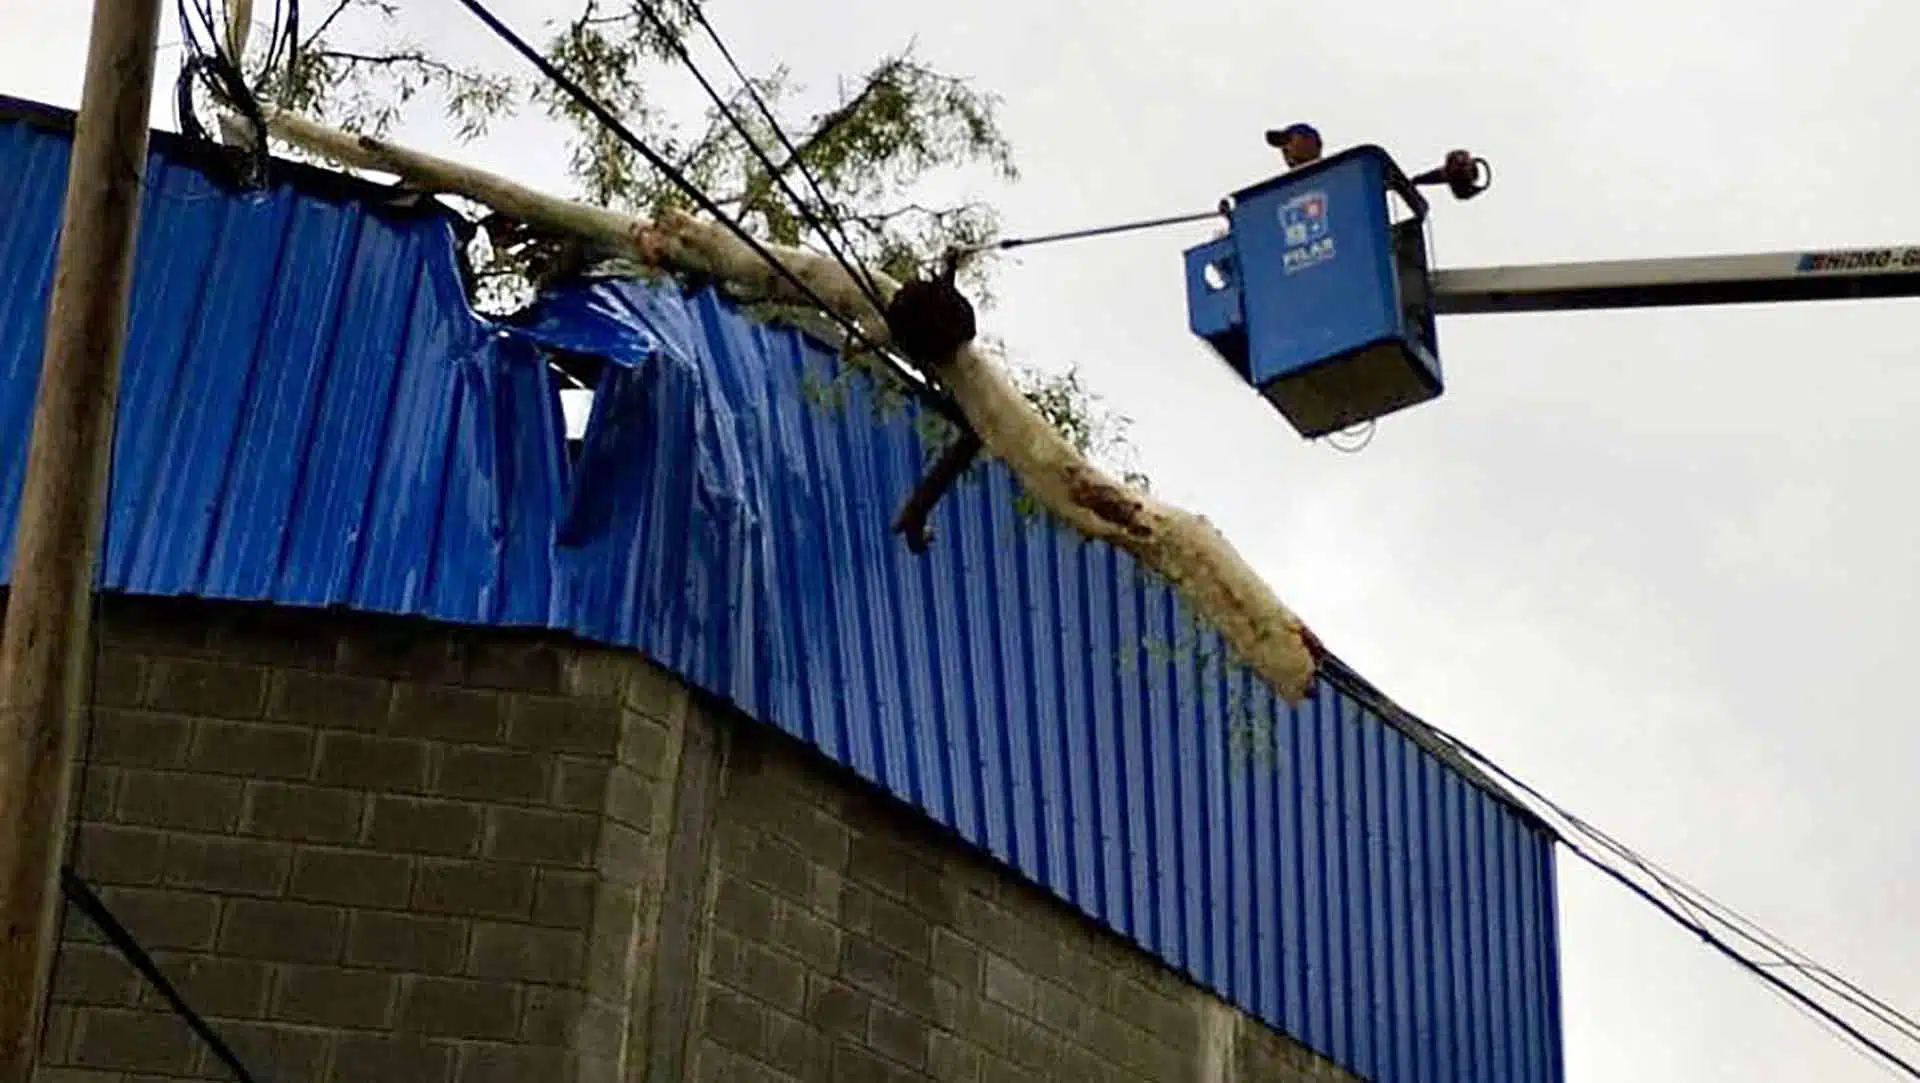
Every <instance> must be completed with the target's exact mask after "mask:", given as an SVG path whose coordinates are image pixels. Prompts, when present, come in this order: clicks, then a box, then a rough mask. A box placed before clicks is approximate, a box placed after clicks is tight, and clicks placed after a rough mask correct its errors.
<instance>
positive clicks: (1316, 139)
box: [1267, 124, 1320, 169]
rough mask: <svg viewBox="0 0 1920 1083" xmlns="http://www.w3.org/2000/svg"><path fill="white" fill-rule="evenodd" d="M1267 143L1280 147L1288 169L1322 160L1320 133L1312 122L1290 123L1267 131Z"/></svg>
mask: <svg viewBox="0 0 1920 1083" xmlns="http://www.w3.org/2000/svg"><path fill="white" fill-rule="evenodd" d="M1267 145H1268V146H1270V147H1279V148H1280V156H1281V157H1282V158H1285V159H1286V160H1287V168H1288V169H1298V168H1300V167H1301V166H1303V165H1306V164H1308V163H1309V162H1317V161H1319V160H1320V133H1319V132H1317V131H1315V130H1314V128H1313V125H1311V124H1289V125H1287V126H1286V127H1284V128H1274V129H1271V130H1270V131H1268V132H1267Z"/></svg>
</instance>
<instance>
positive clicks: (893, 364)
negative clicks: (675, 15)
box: [460, 0, 969, 429]
mask: <svg viewBox="0 0 1920 1083" xmlns="http://www.w3.org/2000/svg"><path fill="white" fill-rule="evenodd" d="M460 3H461V4H462V5H463V6H465V7H466V9H467V10H468V11H471V12H473V14H474V17H475V18H477V19H479V20H480V21H481V22H483V23H485V24H486V25H487V28H488V29H490V30H492V31H493V32H494V34H495V35H496V36H498V37H499V38H500V39H501V40H502V41H505V42H506V43H507V44H508V45H511V46H512V47H513V49H514V51H515V52H518V53H519V54H520V55H521V56H523V57H525V58H526V59H527V61H528V62H529V63H531V64H532V65H533V66H534V67H536V68H539V69H540V72H541V74H543V75H545V76H546V77H547V79H548V81H550V82H552V83H553V84H554V85H555V86H557V87H559V88H560V89H561V90H563V91H565V92H566V93H567V95H568V96H569V97H571V98H573V100H574V101H575V102H576V103H578V104H579V105H580V107H581V108H583V109H585V110H586V111H587V112H589V113H591V114H593V116H594V118H595V119H596V120H598V121H599V122H600V123H601V125H602V126H604V127H605V128H606V129H607V130H608V131H610V132H612V133H613V134H614V135H616V136H618V137H619V138H620V140H621V142H624V143H626V144H627V145H628V146H630V147H632V148H633V149H634V150H635V151H638V152H639V154H640V155H641V157H643V158H645V159H646V160H647V162H648V163H649V164H651V165H652V166H653V167H654V168H655V169H658V170H659V171H660V172H661V173H662V174H663V175H664V176H666V178H667V179H668V180H669V181H671V182H673V184H674V185H675V186H676V187H678V188H679V189H680V190H681V191H683V192H685V193H686V194H687V196H688V198H690V199H692V200H693V201H694V203H695V204H697V205H698V206H699V207H700V209H701V210H703V211H705V212H707V213H708V214H709V215H712V216H713V217H714V218H715V219H717V220H718V221H719V222H720V224H721V225H723V226H725V227H726V228H727V230H728V232H730V233H732V234H733V235H734V236H735V237H736V238H738V239H739V240H740V242H741V243H742V244H744V245H746V246H747V247H748V248H750V249H752V250H753V253H754V254H755V255H757V256H759V257H760V258H761V259H762V260H765V261H766V263H767V265H768V266H769V267H771V268H772V269H773V271H774V273H775V274H777V275H779V276H780V277H781V278H782V279H784V280H785V281H786V282H787V284H788V285H790V286H792V287H793V288H794V289H795V290H796V291H798V292H799V293H800V295H801V296H803V297H805V298H806V299H807V300H809V301H811V302H812V303H813V304H814V305H815V306H817V307H818V308H819V309H820V311H821V312H822V313H823V314H825V315H826V316H827V318H828V319H830V320H832V321H833V322H834V323H835V324H837V325H838V326H839V327H840V328H841V329H842V330H843V331H845V332H846V333H847V335H848V337H849V339H850V340H851V341H853V342H855V343H858V344H859V345H860V346H861V347H863V348H865V349H867V350H870V351H871V352H872V353H873V354H874V355H875V356H877V357H879V358H881V359H882V360H884V361H885V362H886V363H887V366H888V368H889V369H890V370H891V371H892V373H893V375H894V376H895V378H897V379H899V380H900V381H901V383H903V384H904V385H906V387H908V388H909V389H910V390H912V391H913V392H914V393H915V394H917V395H918V396H920V397H921V399H922V400H923V401H924V402H926V403H927V404H928V405H930V406H932V407H933V408H934V409H935V410H937V411H938V412H939V413H941V414H942V415H943V416H945V417H946V418H947V419H948V420H950V421H952V422H953V423H954V424H956V425H958V426H960V427H961V428H963V429H965V428H968V427H969V426H968V423H967V420H966V415H965V414H963V413H962V412H961V410H960V408H959V406H958V405H956V404H955V403H954V402H953V400H952V398H951V397H949V396H948V395H947V394H946V393H945V392H944V391H942V390H941V389H940V388H939V387H938V386H937V385H935V384H934V383H933V381H932V380H930V379H928V378H927V377H926V376H924V375H922V374H920V373H917V372H915V371H913V370H912V369H911V368H909V367H908V366H906V365H905V364H903V363H901V362H900V360H899V359H898V358H896V357H894V355H893V354H892V353H891V352H890V351H888V350H887V349H886V348H884V347H882V346H881V345H879V344H878V343H876V342H874V341H873V339H872V338H871V337H870V336H869V335H868V334H867V333H866V332H865V331H862V330H861V329H860V327H859V325H858V324H855V323H854V322H853V321H852V320H850V319H848V318H847V317H846V316H844V315H842V314H841V313H839V312H838V311H836V310H835V309H834V307H833V306H832V305H830V304H828V303H827V302H826V300H825V299H824V298H822V297H821V296H820V294H819V293H818V292H817V291H816V290H814V288H813V287H812V286H809V285H807V283H806V281H805V280H804V279H802V278H801V277H800V276H799V275H797V274H795V273H794V272H793V270H792V269H791V268H789V267H788V266H787V265H786V264H784V263H782V262H780V260H779V259H778V258H777V257H775V256H774V254H773V253H772V252H771V251H769V250H768V249H767V246H766V245H765V244H762V243H761V241H760V239H759V238H757V237H755V236H754V235H753V234H752V233H750V232H748V231H747V229H746V228H745V227H744V226H742V225H741V224H740V223H739V222H738V221H736V220H734V218H733V217H732V216H731V215H729V214H727V212H726V211H725V210H724V209H722V208H721V206H720V205H719V204H718V203H716V202H714V200H713V197H712V196H710V195H708V194H707V193H706V192H705V191H703V190H701V188H700V186H699V185H696V184H694V183H693V182H692V181H691V180H688V179H687V177H686V175H685V174H684V173H682V172H681V171H680V170H679V169H677V168H675V167H674V165H673V163H671V162H669V161H667V160H666V159H665V158H664V157H662V156H661V155H660V153H659V152H658V151H656V150H654V149H653V148H652V147H650V146H648V145H647V143H646V142H645V141H644V140H642V139H641V138H640V137H639V136H637V135H635V134H634V133H633V132H632V131H631V130H630V129H629V128H628V127H627V126H626V125H625V124H624V123H622V122H621V120H620V118H619V117H617V116H615V115H614V114H613V111H612V110H610V109H608V108H607V107H606V105H605V104H604V103H602V102H601V101H600V100H599V99H597V98H595V97H594V96H593V95H592V94H589V93H588V92H587V91H586V90H585V89H584V88H582V87H581V86H580V84H579V83H577V82H575V81H574V80H572V79H570V78H568V76H567V74H566V73H565V72H563V71H561V70H560V69H559V68H557V67H555V66H554V64H553V62H552V61H550V60H548V59H547V58H546V57H545V56H544V55H542V54H541V53H540V51H539V50H538V49H535V48H534V47H533V46H532V45H529V44H528V43H527V41H526V39H525V38H522V37H521V36H520V35H519V34H517V33H515V32H514V30H513V29H512V28H511V27H509V26H507V25H506V24H505V23H504V22H502V21H500V18H499V16H497V15H495V14H494V13H493V12H492V11H490V10H488V8H487V6H486V5H485V4H484V3H481V2H480V0H460Z"/></svg>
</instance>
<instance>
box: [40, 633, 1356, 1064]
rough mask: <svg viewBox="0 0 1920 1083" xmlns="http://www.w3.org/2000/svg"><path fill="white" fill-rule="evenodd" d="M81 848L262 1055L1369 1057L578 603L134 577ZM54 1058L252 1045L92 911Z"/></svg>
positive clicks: (70, 942) (112, 663) (150, 934)
mask: <svg viewBox="0 0 1920 1083" xmlns="http://www.w3.org/2000/svg"><path fill="white" fill-rule="evenodd" d="M101 638H102V641H103V649H102V651H101V653H100V661H99V664H98V665H97V667H96V677H95V699H96V703H97V705H98V707H97V710H96V720H95V727H94V732H93V733H91V734H90V735H89V737H88V749H89V762H88V764H87V765H86V767H85V768H84V774H83V777H82V779H81V782H82V786H81V787H80V788H79V790H78V792H77V793H76V797H75V801H76V806H77V807H76V813H77V815H78V817H79V822H78V828H77V831H76V833H75V835H74V844H73V845H74V851H73V853H72V855H71V856H72V859H73V861H74V863H75V865H76V867H77V868H78V870H79V871H80V872H81V874H82V875H83V876H84V877H86V878H87V879H88V880H89V881H90V882H92V883H93V884H95V885H96V886H97V887H98V888H99V889H100V891H101V893H102V895H103V896H104V897H105V899H106V901H107V902H108V904H109V905H110V906H111V907H112V908H113V909H114V910H115V911H116V913H117V914H118V915H119V917H120V918H121V920H123V921H124V922H125V923H126V924H127V925H128V926H129V928H130V929H131V930H132V931H133V933H134V934H135V936H136V937H138V938H139V939H140V941H141V942H142V943H143V944H144V945H145V946H146V947H147V948H148V949H149V950H150V951H151V952H152V953H153V954H154V956H155V957H156V959H157V960H158V961H159V962H160V964H161V966H162V967H163V968H164V969H165V971H166V972H167V973H168V975H169V976H170V977H171V978H172V979H173V980H174V981H175V982H176V983H177V984H178V985H179V986H180V988H181V990H182V991H183V993H184V994H185V996H186V998H187V1000H188V1001H189V1002H191V1003H192V1004H193V1005H194V1006H195V1007H196V1008H197V1009H198V1010H199V1011H200V1012H201V1013H202V1014H203V1015H205V1016H207V1017H208V1018H209V1019H210V1020H211V1021H212V1022H213V1023H214V1025H215V1026H216V1028H217V1029H218V1030H219V1031H220V1032H221V1033H222V1034H223V1035H224V1036H225V1037H226V1039H227V1040H228V1041H229V1042H230V1043H231V1044H232V1045H233V1046H234V1047H235V1048H236V1050H237V1051H238V1052H239V1053H240V1055H241V1056H242V1058H243V1059H244V1060H245V1061H246V1063H247V1064H248V1066H249V1067H250V1068H251V1069H252V1070H253V1072H254V1074H255V1076H256V1078H258V1079H259V1080H260V1081H261V1083H307V1081H313V1083H321V1081H328V1083H331V1081H340V1083H346V1081H348V1080H352V1081H356V1083H360V1081H364V1083H383V1081H387V1080H394V1081H400V1080H405V1081H408V1083H507V1081H522V1080H527V1081H531V1080H540V1081H555V1083H562V1081H575V1080H578V1081H581V1083H600V1081H608V1083H611V1081H614V1080H620V1081H648V1083H654V1081H667V1080H680V1079H703V1080H847V1081H853V1083H859V1081H863V1080H875V1081H893V1080H901V1081H905V1080H928V1079H931V1080H968V1081H981V1083H985V1081H994V1080H1023V1079H1031V1080H1194V1081H1196V1083H1202V1081H1204V1083H1227V1081H1236V1080H1247V1081H1252V1080H1262V1081H1269V1080H1272V1081H1294V1080H1335V1079H1342V1078H1345V1077H1344V1076H1342V1074H1341V1073H1339V1072H1338V1071H1337V1070H1335V1069H1334V1068H1333V1067H1332V1066H1330V1065H1328V1064H1327V1063H1326V1062H1324V1061H1322V1060H1320V1059H1318V1058H1316V1057H1314V1056H1312V1055H1311V1054H1309V1053H1307V1052H1306V1051H1305V1050H1303V1049H1301V1048H1300V1047H1298V1046H1297V1045H1294V1044H1293V1043H1291V1042H1289V1041H1287V1040H1285V1039H1283V1038H1281V1037H1280V1036H1278V1035H1276V1034H1274V1033H1273V1032H1272V1031H1270V1030H1268V1029H1267V1028H1265V1027H1263V1026H1261V1025H1260V1024H1258V1023H1256V1022H1253V1021H1251V1020H1248V1019H1246V1018H1245V1017H1244V1016H1242V1015H1241V1014H1240V1013H1239V1012H1237V1011H1235V1010H1234V1009H1232V1008H1230V1007H1228V1006H1226V1005H1224V1004H1223V1003H1221V1002H1220V1001H1218V1000H1217V999H1215V998H1213V997H1211V996H1209V995H1206V994H1204V993H1202V992H1201V991H1199V990H1197V989H1195V988H1193V987H1192V986H1190V985H1188V984H1186V983H1185V982H1184V981H1183V980H1181V979H1180V978H1179V977H1177V976H1175V975H1173V974H1171V973H1170V972H1168V971H1167V970H1166V969H1165V968H1164V967H1163V966H1161V965H1160V964H1159V963H1158V961H1157V960H1154V959H1152V958H1151V957H1150V956H1148V955H1146V954H1145V953H1143V952H1140V951H1138V950H1136V949H1134V948H1132V947H1131V946H1129V945H1127V944H1125V943H1123V942H1122V941H1120V940H1119V938H1117V937H1115V936H1113V935H1112V934H1110V933H1108V932H1107V931H1105V930H1103V929H1100V928H1099V927H1097V926H1095V925H1094V924H1093V923H1091V922H1088V921H1086V920H1085V919H1084V918H1082V917H1081V916H1079V915H1078V914H1076V913H1074V912H1073V911H1071V910H1070V909H1069V908H1067V907H1066V906H1064V905H1063V904H1060V903H1059V902H1058V901H1057V900H1054V899H1052V898H1051V897H1049V896H1047V895H1046V894H1045V893H1044V892H1043V891H1042V890H1040V889H1038V888H1035V887H1033V886H1031V885H1029V884H1026V883H1025V882H1024V881H1021V880H1019V879H1018V878H1017V877H1014V876H1012V875H1010V874H1009V873H1007V872H1005V871H1004V870H1002V869H1001V868H999V867H998V866H996V865H994V864H993V863H992V862H991V861H990V860H988V859H987V858H985V857H984V856H982V855H979V854H977V853H975V852H974V851H972V850H971V849H969V848H967V847H965V846H964V845H963V844H961V843H959V842H958V841H957V840H954V839H951V838H949V837H947V836H946V835H945V834H944V833H943V832H942V831H941V830H940V829H938V828H937V827H936V826H934V825H933V824H931V823H930V822H929V821H927V820H925V819H924V818H923V817H920V816H918V815H917V814H914V813H913V812H911V810H908V809H905V808H903V807H901V806H899V805H898V804H897V803H896V802H893V801H892V800H891V799H889V798H887V797H886V796H885V795H883V794H880V793H878V792H877V791H875V790H873V789H872V788H871V787H869V786H867V785H866V784H865V783H864V782H862V781H860V780H858V779H856V778H854V777H852V776H851V775H849V774H847V773H845V772H843V771H841V770H839V769H838V768H835V767H834V766H832V765H831V764H829V763H827V762H826V761H824V759H822V758H821V757H819V756H817V755H816V754H814V753H813V752H812V750H810V749H807V748H805V747H804V746H802V745H800V744H799V743H798V742H795V741H792V740H790V739H788V738H786V737H785V736H784V735H781V734H779V733H777V732H776V731H773V730H772V729H771V728H769V727H766V726H764V725H761V724H759V723H756V722H753V721H751V720H748V719H745V718H742V717H740V716H738V715H736V714H733V713H731V712H729V711H726V710H724V709H721V708H718V707H716V706H714V705H711V704H708V703H704V702H702V701H701V699H700V697H698V696H696V695H694V694H693V693H690V692H689V691H688V690H687V689H686V688H685V687H684V686H682V685H680V684H679V683H678V682H677V681H676V680H674V679H673V678H672V677H671V675H669V674H667V673H665V672H664V671H661V670H659V669H658V668H656V667H654V666H652V665H650V664H648V663H646V662H645V661H643V660H640V659H637V658H633V657H631V656H627V655H621V654H618V653H616V652H611V651H605V650H600V649H596V648H590V647H584V646H580V645H577V644H570V643H567V642H564V641H562V640H559V639H558V638H555V637H544V636H534V637H529V636H523V635H509V634H505V633H500V632H493V631H454V630H450V629H446V628H436V627H432V626H427V625H422V624H419V623H417V622H403V621H395V620H384V619H376V618H370V617H364V616H347V615H341V614H335V613H302V612H295V611H286V610H272V609H262V608H249V607H237V606H220V605H212V604H207V603H200V602H182V601H172V602H161V601H154V600H139V601H133V600H114V601H112V602H110V603H109V604H108V606H107V608H106V617H105V620H104V622H103V635H102V637H101ZM66 921H67V924H66V929H65V934H64V937H63V943H62V948H61V954H60V957H59V959H58V962H57V965H56V975H55V990H54V1005H53V1008H52V1011H51V1012H50V1015H49V1019H48V1026H47V1030H46V1034H45V1039H44V1042H43V1060H44V1063H43V1068H42V1070H41V1072H40V1075H39V1079H40V1081H41V1083H133V1081H136V1080H137V1081H142V1083H145V1081H152V1080H159V1079H225V1078H227V1074H226V1072H225V1069H224V1068H223V1067H222V1066H221V1065H220V1064H219V1063H218V1062H217V1061H216V1060H215V1059H214V1058H213V1057H212V1056H211V1055H210V1053H209V1051H208V1050H206V1049H205V1048H203V1046H202V1043H200V1042H199V1041H198V1040H197V1039H196V1038H195V1037H194V1036H193V1035H192V1034H191V1033H190V1032H189V1031H188V1029H187V1027H186V1026H185V1025H184V1024H183V1023H182V1022H181V1021H180V1020H179V1019H178V1018H176V1017H175V1016H173V1015H172V1014H171V1013H170V1012H169V1011H168V1010H167V1009H166V1008H165V1007H164V1005H162V1004H161V1003H160V1000H159V998H158V997H156V996H155V995H154V994H153V993H152V991H151V990H149V989H146V988H145V987H144V984H143V983H142V982H141V981H140V979H139V977H138V976H137V975H136V974H135V973H134V971H133V970H132V969H131V967H129V966H128V965H127V964H126V962H125V961H124V960H122V959H121V958H120V957H119V956H118V955H117V954H116V953H115V952H114V951H113V950H112V949H111V948H110V947H108V946H107V945H106V944H105V943H104V942H103V940H102V938H101V936H100V935H99V934H98V932H97V931H96V930H93V929H92V928H91V927H90V925H89V924H88V922H87V921H86V919H85V918H84V917H82V916H80V915H78V914H77V913H69V915H68V916H67V919H66Z"/></svg>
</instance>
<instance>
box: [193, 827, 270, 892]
mask: <svg viewBox="0 0 1920 1083" xmlns="http://www.w3.org/2000/svg"><path fill="white" fill-rule="evenodd" d="M166 847H167V848H166V855H167V857H166V863H167V871H166V876H165V878H164V879H165V882H166V883H167V885H168V886H171V887H184V888H194V889H197V890H200V891H206V892H217V893H222V894H233V895H278V894H280V892H281V891H282V890H283V889H284V888H285V887H286V885H287V877H288V876H289V874H290V873H291V872H292V869H293V850H292V848H291V847H290V846H288V845H287V844H285V843H281V842H261V841H258V840H255V839H234V838H222V837H219V836H215V835H174V836H172V837H171V838H169V839H168V840H167V844H166Z"/></svg>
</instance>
